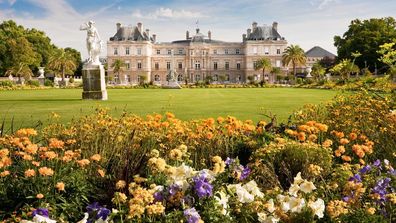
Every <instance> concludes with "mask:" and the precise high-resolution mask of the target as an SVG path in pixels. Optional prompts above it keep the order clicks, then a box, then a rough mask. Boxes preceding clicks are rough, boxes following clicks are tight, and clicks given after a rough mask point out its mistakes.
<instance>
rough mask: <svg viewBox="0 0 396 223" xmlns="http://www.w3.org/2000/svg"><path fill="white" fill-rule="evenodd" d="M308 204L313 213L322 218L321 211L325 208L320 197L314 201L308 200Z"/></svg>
mask: <svg viewBox="0 0 396 223" xmlns="http://www.w3.org/2000/svg"><path fill="white" fill-rule="evenodd" d="M308 206H309V207H310V208H311V209H312V211H313V212H314V214H315V215H316V216H318V218H323V212H324V210H325V203H324V201H323V200H322V199H320V198H318V199H317V200H316V201H315V202H312V201H310V202H309V203H308Z"/></svg>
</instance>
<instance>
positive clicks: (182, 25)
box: [0, 0, 396, 58]
mask: <svg viewBox="0 0 396 223" xmlns="http://www.w3.org/2000/svg"><path fill="white" fill-rule="evenodd" d="M387 16H393V17H395V16H396V0H377V1H374V0H249V1H247V0H222V1H220V0H198V1H196V0H189V1H182V0H142V1H139V0H113V1H111V0H0V21H3V20H9V19H12V20H14V21H16V22H17V23H18V24H20V25H23V26H24V27H26V28H36V29H39V30H42V31H44V32H45V33H46V34H47V35H48V36H49V37H50V38H51V40H52V42H53V43H54V44H55V45H57V46H59V47H63V48H64V47H72V48H75V49H77V50H79V51H80V52H81V53H82V56H83V58H85V57H86V56H87V50H86V48H85V37H86V32H85V31H80V30H79V27H80V26H81V25H82V24H84V23H85V22H87V21H89V20H93V21H95V23H96V27H97V29H98V31H99V34H100V36H101V39H102V40H105V41H107V40H109V38H110V37H112V36H113V35H114V34H115V32H116V23H118V22H119V23H121V24H122V25H136V23H138V22H141V23H143V26H144V29H150V33H151V34H154V33H155V34H157V41H158V42H170V41H173V40H180V39H184V38H185V33H186V31H187V30H189V31H190V33H195V29H196V28H197V24H196V23H197V21H198V26H199V28H200V30H201V32H202V33H205V34H206V33H207V31H209V30H210V31H211V32H212V39H216V40H223V41H231V42H241V41H242V34H244V33H246V29H248V28H250V27H251V24H252V22H254V21H255V22H257V23H258V24H259V25H263V24H267V25H271V24H272V23H273V22H274V21H276V22H278V32H279V33H280V35H281V36H283V37H285V39H286V40H287V41H288V44H289V45H290V44H294V45H299V46H301V47H302V48H303V49H304V50H305V51H307V50H309V49H310V48H312V47H314V46H321V47H322V48H324V49H326V50H328V51H330V52H332V53H336V51H337V50H336V48H335V47H334V41H333V38H334V36H335V35H343V33H344V32H345V31H347V29H348V26H349V24H350V22H351V20H354V19H361V20H363V19H368V18H374V17H375V18H382V17H387Z"/></svg>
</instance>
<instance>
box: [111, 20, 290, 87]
mask: <svg viewBox="0 0 396 223" xmlns="http://www.w3.org/2000/svg"><path fill="white" fill-rule="evenodd" d="M286 47H287V41H286V40H285V39H284V38H283V37H281V36H280V35H279V33H278V23H276V22H274V23H273V24H272V26H266V25H264V26H258V25H257V23H256V22H254V23H253V24H252V27H251V28H249V29H247V33H246V34H243V35H242V42H224V41H218V40H214V39H212V33H211V31H208V33H207V35H203V34H202V33H201V32H200V30H199V29H198V28H197V29H196V31H195V33H194V34H193V35H190V33H189V31H187V32H186V37H185V39H184V40H177V41H173V42H170V43H160V42H157V36H156V35H155V34H154V35H150V30H149V29H143V25H142V24H141V23H138V24H137V25H136V26H127V27H124V26H121V24H120V23H117V32H116V34H115V35H114V36H113V37H112V38H110V40H109V41H108V42H107V60H108V61H107V62H108V64H109V66H108V75H109V77H111V79H112V80H113V82H115V83H118V84H137V83H139V82H140V81H141V80H140V79H141V78H142V76H144V77H145V78H144V79H145V81H147V82H149V81H153V83H155V84H164V83H166V82H167V79H168V78H169V77H168V74H169V72H170V69H172V64H173V65H174V69H175V71H176V73H177V81H178V82H180V83H185V82H188V83H195V82H199V81H205V80H207V79H209V78H208V77H211V78H210V79H211V80H212V81H213V82H214V83H216V82H217V83H220V82H225V83H243V82H246V81H247V80H248V76H252V77H253V79H254V80H256V81H260V80H266V81H267V82H274V81H275V79H276V78H275V76H274V75H273V74H271V73H270V70H268V71H266V73H265V75H264V77H263V75H262V71H261V70H258V71H256V70H255V69H254V66H255V65H254V64H255V61H257V60H259V59H260V58H262V57H267V58H269V59H270V60H271V62H272V66H273V67H280V68H281V69H282V70H283V71H285V70H286V67H283V66H282V62H281V61H282V53H283V51H284V50H285V48H286ZM172 50H173V56H172ZM116 59H121V60H122V61H124V63H125V67H124V68H123V69H122V70H121V71H120V72H118V73H114V72H113V69H112V67H111V64H113V62H114V61H115V60H116ZM172 61H173V62H172Z"/></svg>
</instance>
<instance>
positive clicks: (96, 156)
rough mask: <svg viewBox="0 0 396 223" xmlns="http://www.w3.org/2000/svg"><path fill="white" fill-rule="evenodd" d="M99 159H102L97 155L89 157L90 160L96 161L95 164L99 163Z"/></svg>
mask: <svg viewBox="0 0 396 223" xmlns="http://www.w3.org/2000/svg"><path fill="white" fill-rule="evenodd" d="M101 158H102V157H101V156H100V155H99V154H95V155H93V156H91V160H92V161H96V162H99V161H100V159H101Z"/></svg>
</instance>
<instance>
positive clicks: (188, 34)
mask: <svg viewBox="0 0 396 223" xmlns="http://www.w3.org/2000/svg"><path fill="white" fill-rule="evenodd" d="M186 39H190V32H189V31H186Z"/></svg>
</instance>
